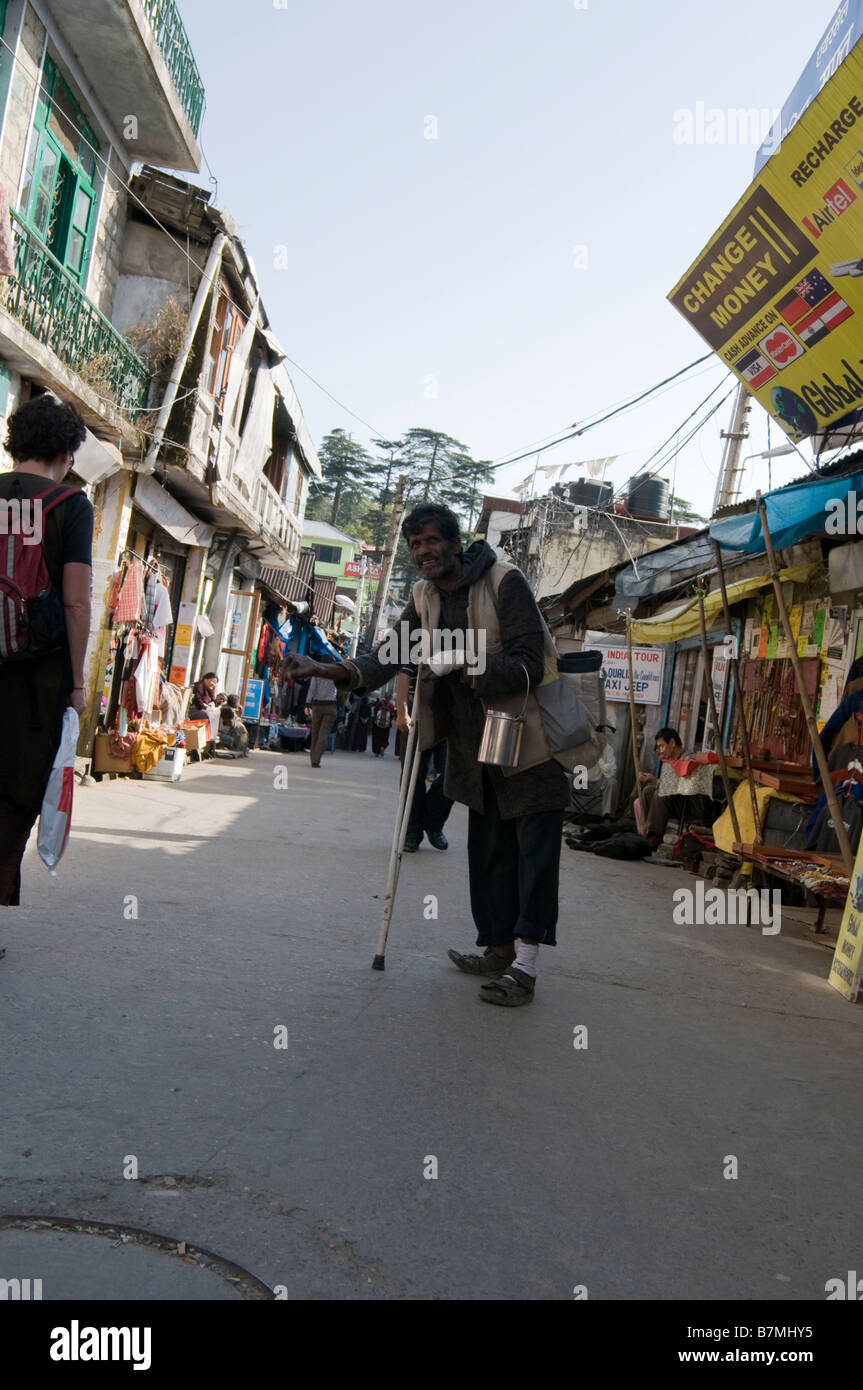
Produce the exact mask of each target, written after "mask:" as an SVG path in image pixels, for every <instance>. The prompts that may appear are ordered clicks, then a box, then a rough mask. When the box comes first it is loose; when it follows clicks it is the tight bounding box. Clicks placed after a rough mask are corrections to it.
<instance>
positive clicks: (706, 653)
mask: <svg viewBox="0 0 863 1390" xmlns="http://www.w3.org/2000/svg"><path fill="white" fill-rule="evenodd" d="M698 616H699V618H700V619H701V655H702V657H703V659H704V679H705V680H706V681H707V708H708V709H709V710H710V718H711V719H712V720H713V728H714V730H715V731H716V751H717V753H718V754H719V770H720V772H721V773H722V785H723V787H724V788H725V798H726V800H727V802H728V813H729V815H730V816H731V825H732V828H733V830H734V839H735V840H736V842H737V843H738V844H739V843H740V822H739V821H738V819H737V808H736V807H735V805H734V792H733V791H732V789H731V778H730V777H729V776H728V764H727V763H726V761H725V749H724V748H723V747H722V728H721V725H720V724H719V719H718V715H717V712H716V692H715V690H714V689H713V672H712V670H711V668H710V649H709V647H708V645H707V623H706V622H705V619H704V592H703V590H701V589H699V591H698Z"/></svg>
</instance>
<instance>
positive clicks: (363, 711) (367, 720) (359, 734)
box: [351, 695, 372, 753]
mask: <svg viewBox="0 0 863 1390" xmlns="http://www.w3.org/2000/svg"><path fill="white" fill-rule="evenodd" d="M371 721H372V706H371V701H369V700H367V699H366V697H365V695H364V696H363V698H362V699H361V700H360V703H359V708H358V709H357V722H356V726H355V728H354V741H353V743H352V744H351V748H352V751H353V752H354V753H365V751H366V748H367V747H368V742H369V727H370V725H371Z"/></svg>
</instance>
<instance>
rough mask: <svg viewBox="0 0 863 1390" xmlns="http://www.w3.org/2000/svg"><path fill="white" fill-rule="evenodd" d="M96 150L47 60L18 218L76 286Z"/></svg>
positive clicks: (90, 216)
mask: <svg viewBox="0 0 863 1390" xmlns="http://www.w3.org/2000/svg"><path fill="white" fill-rule="evenodd" d="M2 2H3V0H0V3H2ZM55 102H56V103H57V106H56V110H55ZM97 148H98V143H97V140H96V136H95V133H94V132H93V130H92V128H91V127H90V125H89V124H88V122H87V119H86V117H85V115H84V113H83V111H82V110H81V108H80V106H79V105H78V103H77V101H76V100H75V97H74V96H73V94H72V92H71V91H70V90H69V88H68V86H67V85H66V83H65V82H64V81H63V78H62V77H61V76H60V74H59V73H58V72H57V68H56V66H55V64H54V63H53V61H52V60H51V58H50V57H48V58H46V59H45V66H44V68H43V72H42V82H41V87H40V93H39V96H38V99H37V104H36V115H35V118H34V126H33V133H32V135H31V138H30V148H29V150H28V154H27V168H26V174H25V179H24V189H23V192H22V195H21V215H22V217H23V218H24V220H25V221H26V222H27V223H28V224H29V226H30V227H32V229H33V231H34V232H35V233H36V235H37V236H38V237H39V238H40V240H41V241H43V242H44V243H45V245H46V246H47V247H48V249H49V250H50V251H51V254H52V255H53V256H56V258H57V260H58V261H59V262H60V263H61V265H63V266H64V267H65V268H66V270H68V271H69V273H70V275H72V276H73V277H74V278H75V280H77V281H78V283H79V284H82V283H83V281H84V278H85V276H86V272H87V266H88V263H89V259H90V252H91V250H92V245H93V233H94V230H95V222H96V208H97V201H98V200H97V187H98V182H99V175H98V166H97V161H96V154H95V150H96V149H97Z"/></svg>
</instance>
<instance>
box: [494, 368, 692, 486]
mask: <svg viewBox="0 0 863 1390" xmlns="http://www.w3.org/2000/svg"><path fill="white" fill-rule="evenodd" d="M713 356H714V354H713V353H712V352H706V353H705V354H704V356H703V357H697V358H696V359H695V361H694V362H690V363H689V365H688V366H686V367H681V368H680V370H679V371H677V372H674V373H673V374H672V375H671V376H668V377H666V378H665V379H664V381H659V382H657V383H656V385H655V386H651V387H649V388H648V389H647V390H646V391H642V392H641V394H640V395H638V396H634V397H633V398H632V399H631V400H627V401H626V402H625V404H623V405H619V406H617V407H616V408H615V409H613V410H609V411H608V413H607V414H605V415H600V416H599V417H598V418H596V419H594V418H592V417H590V418H589V419H588V421H587V422H586V423H585V424H583V425H581V426H580V427H579V428H578V429H573V430H571V432H570V433H569V434H565V435H563V436H562V438H560V439H558V440H556V441H555V442H554V443H552V444H543V445H542V446H541V447H540V448H539V449H535V448H530V449H527V450H525V452H524V453H522V454H516V455H515V457H514V458H507V459H502V460H501V461H500V463H494V464H492V467H493V468H505V467H506V466H507V464H510V463H520V462H521V460H522V459H526V458H532V457H533V456H534V454H537V455H538V454H542V453H544V452H545V450H546V449H556V448H557V446H558V444H565V443H566V442H567V440H569V439H577V438H578V437H579V436H580V435H582V434H586V433H587V431H588V430H592V429H594V428H595V427H596V426H597V425H603V424H605V422H606V420H612V419H613V418H614V417H615V415H622V414H623V412H624V411H626V410H631V409H632V407H633V406H635V405H638V404H639V403H640V402H641V401H643V400H646V399H647V397H648V396H652V395H654V394H655V392H657V391H659V390H661V389H662V387H663V386H668V385H669V384H670V383H671V382H673V381H676V380H677V379H678V377H681V376H683V375H684V374H685V373H686V372H689V371H691V370H692V368H693V367H698V366H700V365H701V363H702V362H706V361H707V359H708V358H709V357H713Z"/></svg>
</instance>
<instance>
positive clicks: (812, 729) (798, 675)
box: [758, 498, 854, 878]
mask: <svg viewBox="0 0 863 1390" xmlns="http://www.w3.org/2000/svg"><path fill="white" fill-rule="evenodd" d="M758 512H759V515H760V517H761V529H762V531H763V532H764V547H765V549H766V551H767V562H768V565H769V566H770V578H771V579H772V580H773V592H774V593H775V595H776V606H777V608H778V609H779V616H780V618H781V619H782V629H783V632H784V633H785V638H786V641H787V642H788V650H789V655H790V657H791V665H792V667H793V668H794V679H795V680H796V682H797V694H798V695H799V696H800V704H801V705H802V707H803V713H804V715H805V716H806V728H807V729H808V731H809V741H810V743H811V744H812V752H813V753H814V754H815V761H816V763H817V764H818V771H819V772H820V773H821V785H822V787H823V788H824V795H825V796H826V798H827V805H828V806H829V807H830V814H831V815H832V817H833V825H834V827H835V829H836V839H837V840H838V841H839V852H840V854H841V855H842V862H843V864H844V866H845V872H846V874H847V875H848V877H849V878H850V877H851V875H852V873H853V872H854V851H853V850H852V848H851V844H850V841H849V839H848V832H847V831H846V829H845V822H844V821H843V819H842V812H841V811H840V809H839V802H838V800H837V798H836V792H835V790H834V788H833V783H832V782H831V780H830V769H829V767H828V766H827V757H826V754H825V752H824V747H823V744H822V743H821V739H820V738H819V736H818V725H817V724H816V723H815V714H814V712H813V710H812V702H811V700H810V699H809V693H808V691H807V689H806V682H805V681H804V679H803V670H802V667H801V665H800V658H799V656H798V655H797V643H796V642H795V640H794V634H793V633H792V631H791V623H790V622H789V620H788V610H787V608H786V607H785V599H784V597H783V594H782V585H781V584H780V582H779V569H778V567H777V564H776V551H775V550H774V549H773V540H772V537H771V535H770V529H769V527H768V525H767V507H766V505H765V503H764V499H763V498H762V500H761V501H760V502H759V504H758Z"/></svg>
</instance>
